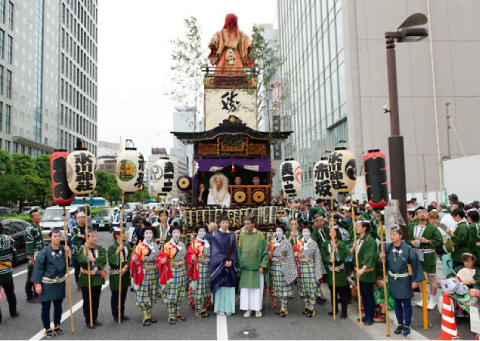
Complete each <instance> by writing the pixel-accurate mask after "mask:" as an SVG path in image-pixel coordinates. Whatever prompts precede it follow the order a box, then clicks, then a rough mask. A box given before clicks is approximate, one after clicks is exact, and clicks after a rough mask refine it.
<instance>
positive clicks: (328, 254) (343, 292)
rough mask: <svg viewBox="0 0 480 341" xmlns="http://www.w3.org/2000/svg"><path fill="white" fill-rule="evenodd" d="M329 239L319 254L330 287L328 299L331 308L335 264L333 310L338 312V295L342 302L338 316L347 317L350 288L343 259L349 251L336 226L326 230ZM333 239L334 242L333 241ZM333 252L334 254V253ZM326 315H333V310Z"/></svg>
mask: <svg viewBox="0 0 480 341" xmlns="http://www.w3.org/2000/svg"><path fill="white" fill-rule="evenodd" d="M328 234H329V236H330V240H329V241H327V242H324V243H323V244H322V247H321V250H320V251H321V252H320V254H321V255H322V260H323V263H324V264H325V265H326V268H327V276H326V281H327V284H328V287H329V288H330V300H331V302H332V309H333V271H334V269H333V266H334V265H335V294H336V297H335V312H338V299H337V298H338V296H340V301H341V304H342V313H341V315H340V318H341V319H342V320H343V319H346V318H347V309H348V298H349V294H348V291H349V289H350V287H349V285H348V283H347V270H346V268H345V264H344V262H345V260H346V259H347V257H348V255H349V252H348V250H347V247H346V246H345V243H344V242H342V241H341V239H340V231H339V230H338V226H335V227H334V228H330V229H329V231H328ZM333 240H335V243H334V242H333ZM334 253H335V254H334ZM328 315H330V316H333V311H331V312H329V313H328Z"/></svg>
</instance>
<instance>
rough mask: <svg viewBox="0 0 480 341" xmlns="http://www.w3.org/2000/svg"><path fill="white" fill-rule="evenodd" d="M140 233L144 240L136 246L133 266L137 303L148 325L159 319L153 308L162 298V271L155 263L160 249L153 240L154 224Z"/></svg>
mask: <svg viewBox="0 0 480 341" xmlns="http://www.w3.org/2000/svg"><path fill="white" fill-rule="evenodd" d="M140 234H141V235H142V237H143V240H142V241H140V242H139V243H138V245H137V247H136V248H135V253H134V255H133V256H132V264H131V267H132V268H133V269H132V270H133V271H132V273H133V274H134V284H135V285H136V286H138V287H137V295H136V297H135V303H136V305H137V307H140V308H141V309H142V312H143V326H145V327H148V326H149V325H150V324H151V323H157V320H156V319H154V318H153V317H152V308H153V304H154V303H157V301H158V299H159V298H160V287H159V284H158V280H159V278H160V272H159V271H158V268H157V266H156V263H155V262H156V259H157V256H158V251H159V250H158V245H157V243H155V242H154V240H153V236H154V234H155V228H154V227H153V226H147V227H144V228H142V230H141V231H140Z"/></svg>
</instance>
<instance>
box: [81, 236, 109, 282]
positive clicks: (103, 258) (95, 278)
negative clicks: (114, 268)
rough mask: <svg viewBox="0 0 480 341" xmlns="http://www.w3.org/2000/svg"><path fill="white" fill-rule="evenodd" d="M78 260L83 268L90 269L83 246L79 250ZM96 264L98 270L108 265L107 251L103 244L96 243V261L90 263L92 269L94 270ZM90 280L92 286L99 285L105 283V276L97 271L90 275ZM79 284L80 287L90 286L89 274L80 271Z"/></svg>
mask: <svg viewBox="0 0 480 341" xmlns="http://www.w3.org/2000/svg"><path fill="white" fill-rule="evenodd" d="M77 262H78V264H80V267H81V268H82V269H84V270H87V269H88V260H87V257H85V255H84V254H83V246H82V247H81V248H80V250H78V252H77ZM94 265H96V266H97V267H98V270H104V269H105V266H106V265H107V251H106V250H105V248H104V247H103V246H101V245H95V263H94V264H90V271H93V270H94ZM90 282H91V285H92V287H97V286H100V285H103V284H105V278H103V277H102V276H100V274H98V273H97V274H94V275H90ZM77 284H78V286H79V287H88V274H84V273H80V277H79V278H78V283H77Z"/></svg>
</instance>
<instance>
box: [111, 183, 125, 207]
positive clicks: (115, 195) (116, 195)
mask: <svg viewBox="0 0 480 341" xmlns="http://www.w3.org/2000/svg"><path fill="white" fill-rule="evenodd" d="M121 200H122V191H121V190H120V187H118V186H116V187H113V188H111V189H110V191H108V201H110V202H111V203H112V204H113V202H117V203H118V202H119V201H121Z"/></svg>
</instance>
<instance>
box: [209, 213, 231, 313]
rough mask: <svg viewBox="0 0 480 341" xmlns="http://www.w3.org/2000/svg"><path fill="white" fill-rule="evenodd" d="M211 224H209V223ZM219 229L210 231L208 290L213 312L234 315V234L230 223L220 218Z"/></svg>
mask: <svg viewBox="0 0 480 341" xmlns="http://www.w3.org/2000/svg"><path fill="white" fill-rule="evenodd" d="M210 224H211V223H210ZM219 224H220V229H217V230H213V231H212V234H213V236H212V250H211V255H210V288H211V291H212V293H213V294H214V300H213V302H214V312H215V313H217V314H218V315H220V316H225V315H227V316H231V315H232V314H235V287H236V286H237V282H238V276H237V271H238V258H237V243H236V240H235V232H233V231H229V230H228V227H229V225H230V221H229V220H228V217H227V216H226V215H222V216H220V221H219Z"/></svg>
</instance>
